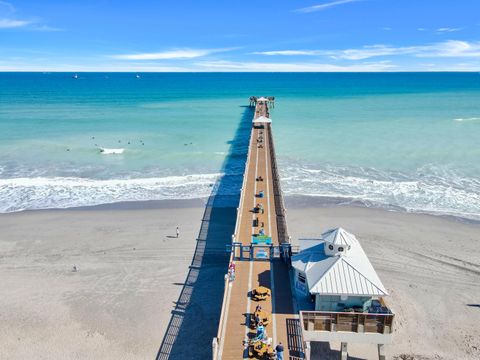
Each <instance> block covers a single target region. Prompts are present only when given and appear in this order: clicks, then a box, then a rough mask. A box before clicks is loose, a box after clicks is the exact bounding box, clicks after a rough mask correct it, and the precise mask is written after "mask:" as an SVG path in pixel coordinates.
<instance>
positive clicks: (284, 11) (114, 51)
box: [0, 0, 480, 72]
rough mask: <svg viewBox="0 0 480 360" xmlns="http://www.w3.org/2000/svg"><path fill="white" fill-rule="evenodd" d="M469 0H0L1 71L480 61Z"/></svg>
mask: <svg viewBox="0 0 480 360" xmlns="http://www.w3.org/2000/svg"><path fill="white" fill-rule="evenodd" d="M479 14H480V1H477V0H401V1H400V0H317V1H315V0H308V1H307V0H296V1H294V0H292V1H283V0H277V1H271V0H264V1H261V2H259V1H250V0H243V1H240V0H223V1H220V0H218V1H213V0H188V1H186V0H162V1H158V0H157V1H154V0H149V1H146V0H137V1H130V0H122V1H119V0H118V1H113V0H96V1H90V0H82V1H78V0H77V1H73V0H71V1H69V0H35V1H33V0H28V1H27V0H23V1H21V0H18V1H15V0H11V1H4V0H0V71H136V72H141V71H480V16H479Z"/></svg>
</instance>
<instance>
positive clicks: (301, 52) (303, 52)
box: [252, 50, 322, 56]
mask: <svg viewBox="0 0 480 360" xmlns="http://www.w3.org/2000/svg"><path fill="white" fill-rule="evenodd" d="M252 54H255V55H268V56H273V55H284V56H293V55H321V54H322V52H321V51H318V50H277V51H258V52H254V53H252Z"/></svg>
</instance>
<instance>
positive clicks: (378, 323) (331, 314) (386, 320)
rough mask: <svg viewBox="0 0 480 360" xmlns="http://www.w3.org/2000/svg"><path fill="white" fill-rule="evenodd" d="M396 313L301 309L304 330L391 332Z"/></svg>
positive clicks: (301, 321)
mask: <svg viewBox="0 0 480 360" xmlns="http://www.w3.org/2000/svg"><path fill="white" fill-rule="evenodd" d="M394 317H395V315H394V314H379V313H360V312H359V313H355V312H340V311H300V323H301V325H302V330H303V331H329V332H335V331H349V332H356V333H377V334H391V333H392V332H393V319H394Z"/></svg>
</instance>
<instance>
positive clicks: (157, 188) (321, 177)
mask: <svg viewBox="0 0 480 360" xmlns="http://www.w3.org/2000/svg"><path fill="white" fill-rule="evenodd" d="M279 165H280V166H279V169H280V173H281V183H282V189H283V191H284V193H285V195H287V196H288V195H306V196H322V197H335V198H344V199H351V200H355V201H361V202H363V203H364V204H365V205H367V206H375V207H400V208H403V209H405V210H407V211H413V212H428V213H433V214H448V215H454V216H460V217H464V218H469V219H474V220H480V179H478V178H475V177H468V176H461V175H459V174H458V173H457V172H455V171H449V170H445V169H441V168H438V167H435V166H424V167H421V168H419V169H417V170H416V171H414V172H412V173H406V172H394V171H381V170H377V169H373V168H362V167H340V166H333V165H332V166H330V165H325V166H321V167H319V166H308V165H300V166H298V165H293V164H292V163H287V162H286V161H281V162H280V164H279ZM219 179H222V181H218V180H219ZM241 183H242V174H241V173H237V172H231V171H227V175H225V174H220V173H215V174H193V175H185V176H167V177H159V178H156V177H150V178H133V179H132V178H130V179H110V180H95V179H86V178H78V177H54V178H48V177H35V178H25V177H23V178H9V179H0V212H14V211H21V210H26V209H46V208H67V207H77V206H90V205H98V204H105V203H113V202H121V201H143V200H165V199H195V198H205V197H208V196H210V195H211V194H212V192H213V193H215V194H219V195H238V193H239V191H240V187H241ZM233 205H234V206H236V204H233Z"/></svg>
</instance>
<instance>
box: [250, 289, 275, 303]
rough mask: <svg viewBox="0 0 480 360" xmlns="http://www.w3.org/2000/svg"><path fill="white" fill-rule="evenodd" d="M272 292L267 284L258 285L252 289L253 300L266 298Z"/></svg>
mask: <svg viewBox="0 0 480 360" xmlns="http://www.w3.org/2000/svg"><path fill="white" fill-rule="evenodd" d="M271 294H272V292H271V291H270V289H269V288H267V287H265V286H257V287H256V288H254V289H253V290H252V298H253V300H257V301H258V300H265V299H266V298H267V296H270V295H271Z"/></svg>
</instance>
